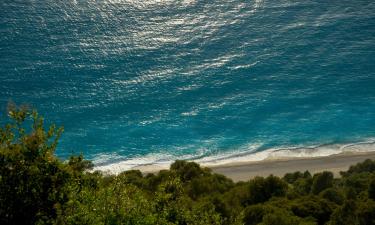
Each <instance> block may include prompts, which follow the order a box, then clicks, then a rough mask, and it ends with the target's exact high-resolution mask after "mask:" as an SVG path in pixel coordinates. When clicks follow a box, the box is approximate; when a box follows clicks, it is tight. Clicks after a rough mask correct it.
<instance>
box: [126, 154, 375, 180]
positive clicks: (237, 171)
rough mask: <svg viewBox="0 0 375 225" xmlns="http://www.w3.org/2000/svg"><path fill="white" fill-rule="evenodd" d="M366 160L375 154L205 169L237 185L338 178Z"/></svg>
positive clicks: (153, 168)
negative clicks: (303, 175) (302, 176)
mask: <svg viewBox="0 0 375 225" xmlns="http://www.w3.org/2000/svg"><path fill="white" fill-rule="evenodd" d="M366 159H373V160H375V151H369V152H344V153H339V154H333V155H329V156H321V157H304V158H303V157H291V158H282V159H265V160H261V161H248V162H246V161H244V162H230V163H225V164H220V165H204V164H203V165H201V166H203V167H208V168H211V169H212V171H213V172H215V173H218V174H223V175H225V176H227V177H229V178H231V179H232V180H233V181H235V182H237V181H247V180H249V179H251V178H253V177H256V176H269V175H271V174H273V175H275V176H279V177H282V176H284V174H286V173H290V172H296V171H301V172H304V171H306V170H308V171H309V172H310V173H311V174H314V173H318V172H322V171H325V170H326V171H331V172H333V174H334V175H335V176H336V177H338V176H340V171H345V170H347V169H349V167H350V166H351V165H354V164H356V163H358V162H362V161H364V160H366ZM168 168H169V166H166V165H142V166H137V167H134V168H133V169H137V170H140V171H142V172H143V173H157V172H159V171H160V170H163V169H168Z"/></svg>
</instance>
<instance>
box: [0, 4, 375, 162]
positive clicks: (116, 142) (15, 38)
mask: <svg viewBox="0 0 375 225" xmlns="http://www.w3.org/2000/svg"><path fill="white" fill-rule="evenodd" d="M9 100H12V101H14V102H16V103H18V104H19V103H28V104H30V105H32V106H34V107H36V108H37V109H38V110H39V112H40V113H41V114H43V115H44V116H45V117H46V118H47V119H48V121H53V122H55V123H57V124H58V125H63V126H64V127H65V133H64V135H63V136H62V139H61V142H60V145H59V148H58V151H57V155H58V156H59V157H62V158H66V157H67V156H68V155H70V154H72V153H79V152H83V153H84V154H85V156H86V157H87V158H89V159H93V160H96V161H97V162H99V161H100V162H101V163H110V162H112V161H120V160H128V159H132V158H147V159H148V160H151V161H150V162H152V160H167V159H168V160H173V159H176V158H185V159H186V158H188V159H198V158H204V157H209V156H215V155H218V154H219V155H220V154H223V153H228V152H230V154H236V153H239V152H247V151H248V152H253V151H255V152H259V151H263V150H266V149H269V148H278V147H288V146H312V145H320V144H332V143H352V142H358V141H364V140H368V139H371V138H374V137H375V2H374V1H372V0H346V1H345V0H344V1H342V0H340V1H338V0H337V1H336V0H332V1H306V0H304V1H302V0H298V1H278V0H277V1H276V0H273V1H262V0H257V1H238V0H232V1H193V0H190V1H189V0H185V1H172V0H170V1H168V0H159V1H156V0H148V1H146V0H145V1H143V0H134V1H131V0H103V1H99V0H98V1H94V0H92V1H79V0H77V1H76V0H65V1H55V0H53V1H52V0H43V1H42V0H16V1H15V0H2V1H0V107H1V113H2V118H4V114H5V108H6V104H7V102H8V101H9ZM99 159H100V160H99ZM146 161H147V160H146Z"/></svg>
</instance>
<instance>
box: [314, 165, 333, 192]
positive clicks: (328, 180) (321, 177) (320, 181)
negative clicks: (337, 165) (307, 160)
mask: <svg viewBox="0 0 375 225" xmlns="http://www.w3.org/2000/svg"><path fill="white" fill-rule="evenodd" d="M332 186H333V173H332V172H328V171H324V172H322V173H317V174H315V175H314V177H313V183H312V187H311V191H312V193H313V194H319V193H320V192H321V191H323V190H324V189H327V188H330V187H332Z"/></svg>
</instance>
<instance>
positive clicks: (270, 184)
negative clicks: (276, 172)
mask: <svg viewBox="0 0 375 225" xmlns="http://www.w3.org/2000/svg"><path fill="white" fill-rule="evenodd" d="M287 190H288V185H287V183H286V182H285V181H283V180H281V179H280V178H278V177H275V176H273V175H270V176H268V177H267V178H263V177H255V178H254V179H253V180H251V181H250V182H249V200H248V204H256V203H261V202H265V201H267V200H269V199H270V198H271V197H274V196H276V197H280V196H285V194H286V192H287Z"/></svg>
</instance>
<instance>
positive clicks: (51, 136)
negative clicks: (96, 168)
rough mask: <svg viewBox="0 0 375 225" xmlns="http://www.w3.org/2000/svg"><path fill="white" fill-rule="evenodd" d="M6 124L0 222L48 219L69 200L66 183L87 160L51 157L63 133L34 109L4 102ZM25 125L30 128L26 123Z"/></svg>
mask: <svg viewBox="0 0 375 225" xmlns="http://www.w3.org/2000/svg"><path fill="white" fill-rule="evenodd" d="M8 114H9V117H10V119H11V120H12V122H11V123H9V124H7V125H5V126H4V127H3V128H0V223H2V224H35V223H37V222H43V223H52V221H53V220H54V219H55V218H56V217H57V214H58V211H59V209H61V207H62V205H64V204H65V203H66V202H67V201H68V198H69V192H68V190H69V186H70V185H71V184H72V183H73V182H74V181H75V177H76V176H77V174H79V173H82V172H83V170H85V169H86V168H88V167H89V166H90V165H91V164H90V163H86V161H84V160H83V158H82V157H72V158H70V160H69V162H68V163H62V162H61V161H60V160H59V159H57V158H56V157H55V156H54V152H55V149H56V146H57V142H58V139H59V137H60V135H61V133H62V131H63V129H62V128H57V127H56V126H55V125H51V126H50V127H49V129H48V130H45V129H44V120H43V118H42V117H40V116H39V115H38V113H37V112H36V111H31V110H29V109H27V108H25V107H16V106H14V105H10V106H9V109H8ZM27 124H29V125H31V126H30V127H28V126H26V125H27Z"/></svg>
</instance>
